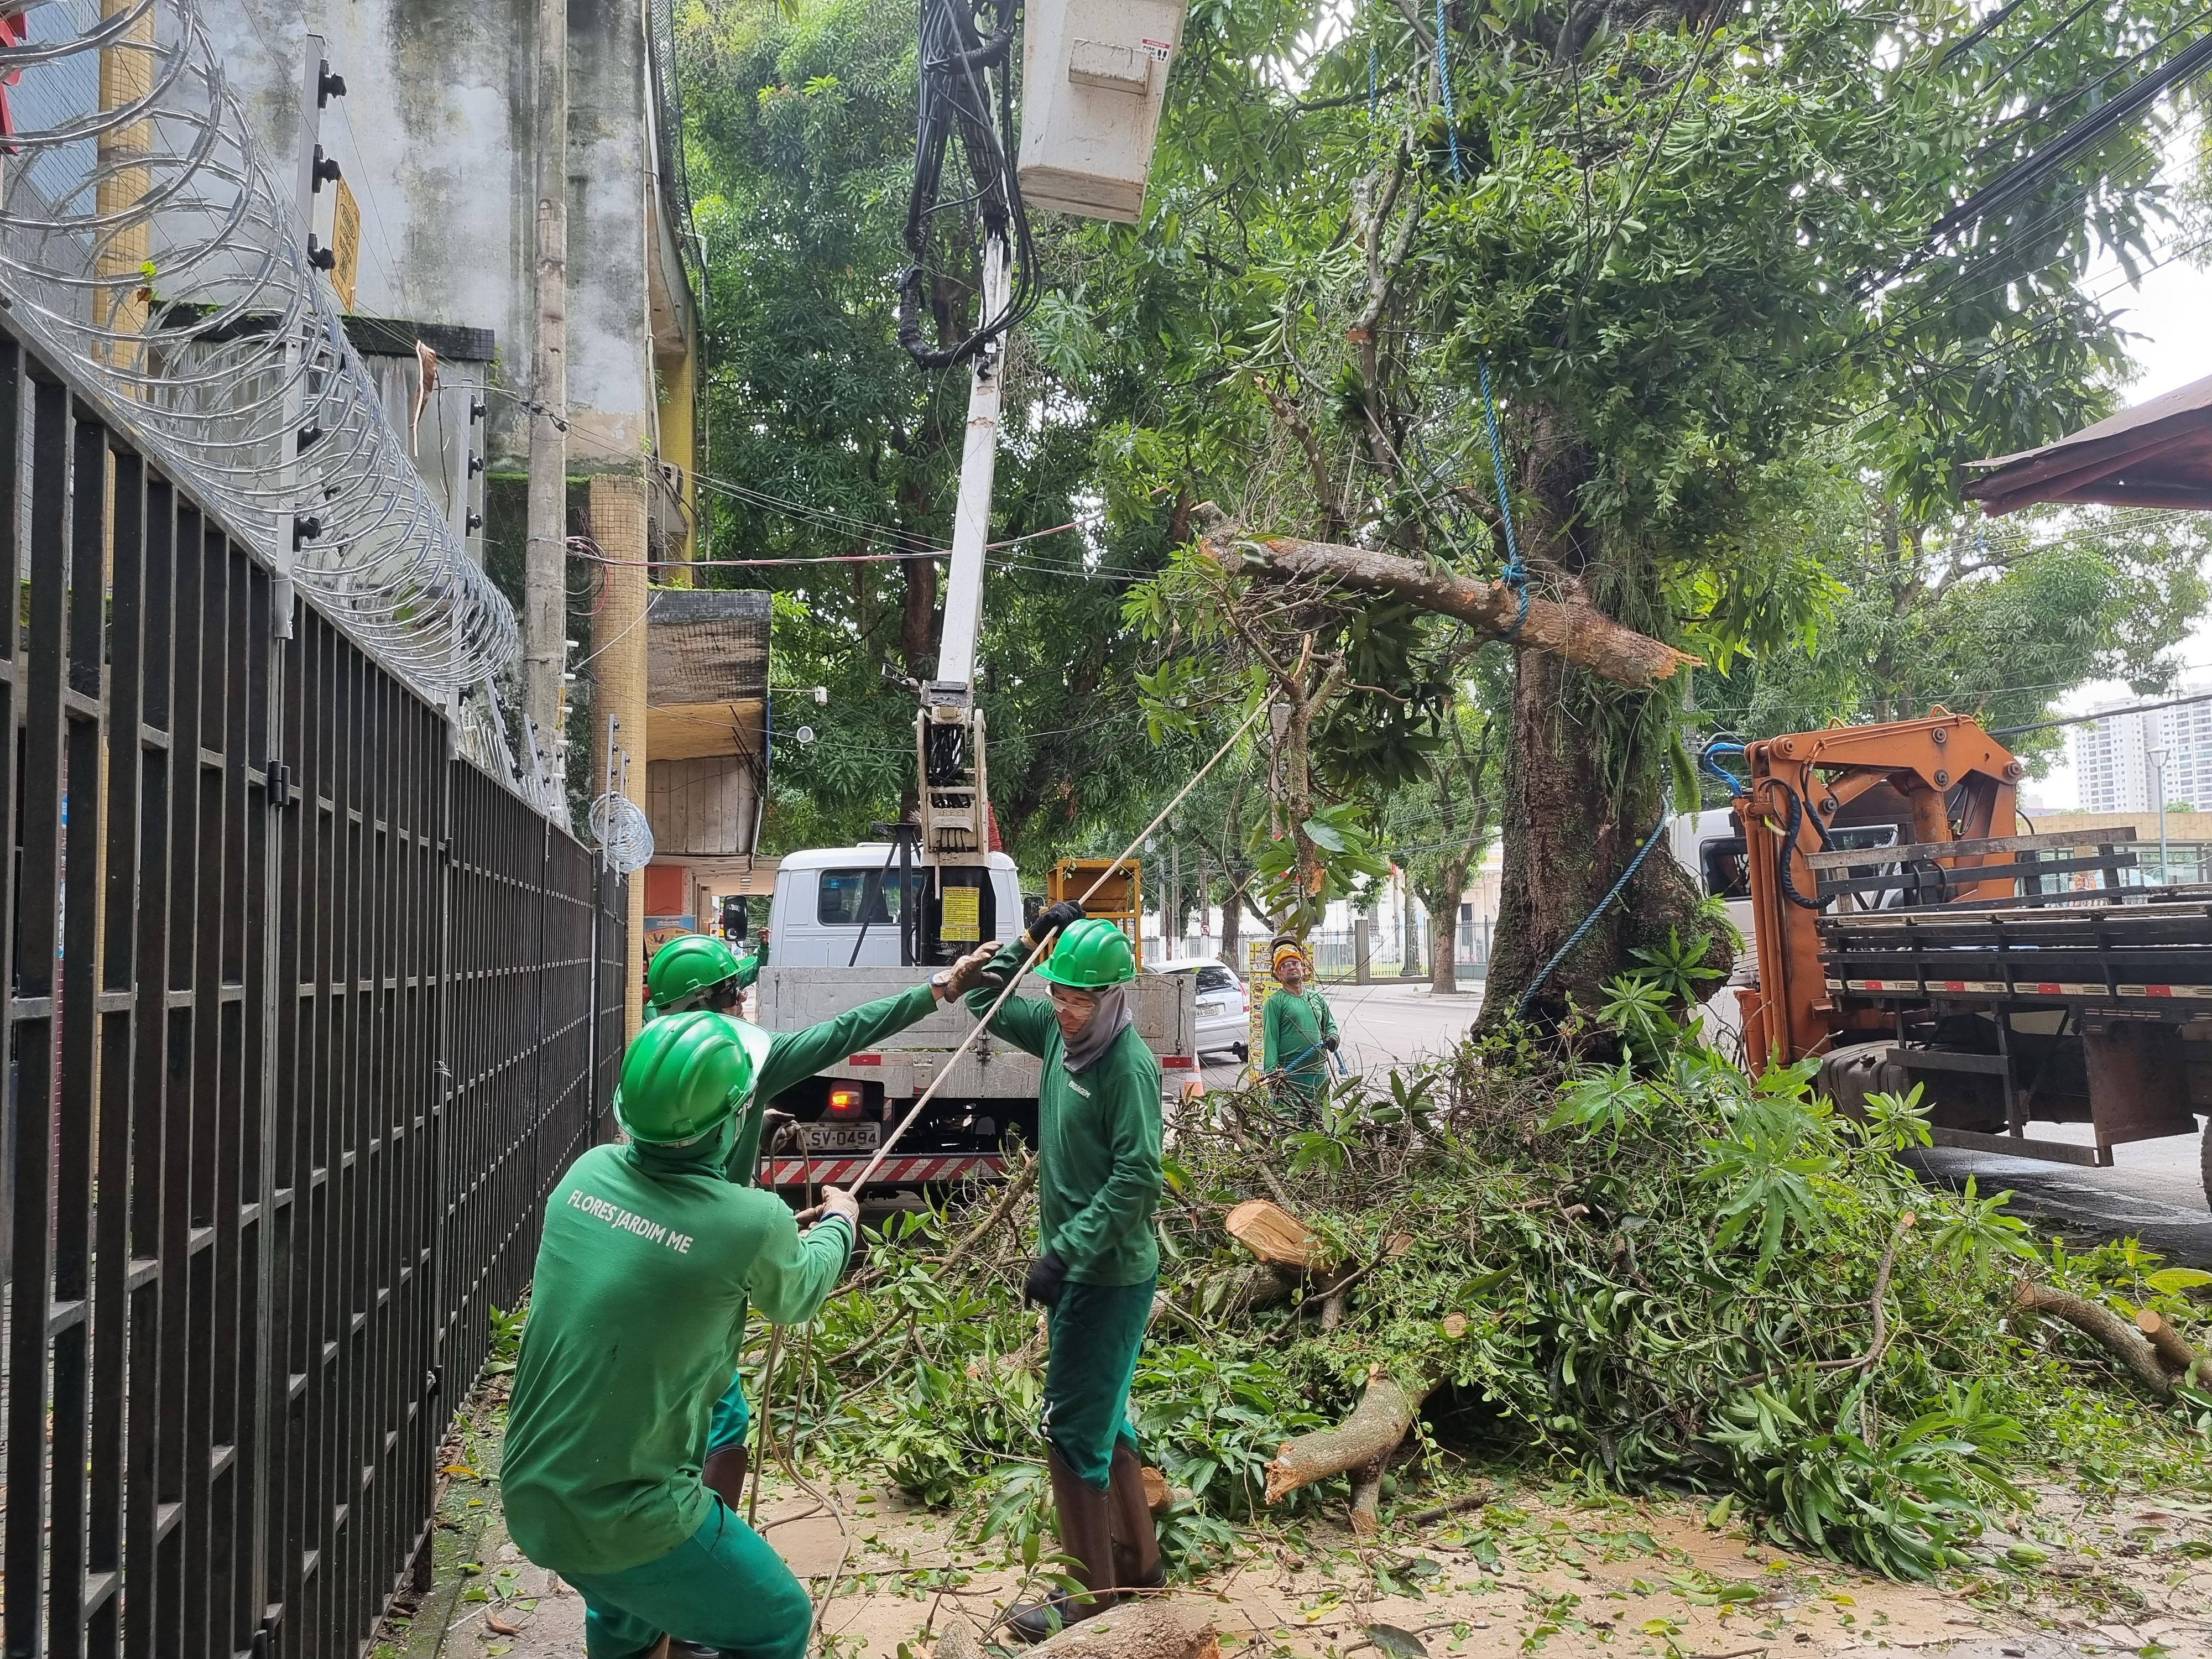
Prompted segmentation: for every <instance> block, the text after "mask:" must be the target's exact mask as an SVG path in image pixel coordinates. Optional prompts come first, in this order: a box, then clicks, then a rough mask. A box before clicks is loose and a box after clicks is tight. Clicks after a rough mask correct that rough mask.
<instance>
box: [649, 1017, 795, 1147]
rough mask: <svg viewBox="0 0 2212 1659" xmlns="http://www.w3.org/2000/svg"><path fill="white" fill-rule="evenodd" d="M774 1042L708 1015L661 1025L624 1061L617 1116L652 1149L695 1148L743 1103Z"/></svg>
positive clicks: (651, 1029) (736, 1021)
mask: <svg viewBox="0 0 2212 1659" xmlns="http://www.w3.org/2000/svg"><path fill="white" fill-rule="evenodd" d="M769 1042H770V1038H769V1035H768V1033H767V1032H765V1031H763V1030H761V1029H760V1028H759V1027H758V1026H757V1025H750V1024H747V1023H746V1022H745V1021H744V1020H740V1019H732V1018H729V1017H728V1016H727V1015H726V1014H718V1013H714V1012H710V1011H708V1010H707V1009H703V1008H695V1009H693V1010H691V1011H690V1012H688V1013H680V1014H671V1015H670V1016H669V1017H668V1018H665V1019H657V1020H654V1021H653V1023H652V1024H650V1025H647V1027H646V1028H645V1029H644V1030H641V1031H640V1032H639V1033H638V1034H637V1039H636V1041H635V1042H632V1043H631V1044H630V1045H629V1051H628V1052H627V1053H625V1054H623V1066H622V1083H621V1086H620V1087H618V1088H617V1090H616V1091H615V1116H616V1117H617V1119H618V1120H619V1121H620V1122H621V1124H622V1126H623V1128H624V1129H626V1130H628V1131H629V1138H630V1139H632V1140H638V1141H643V1142H644V1143H646V1144H647V1145H648V1146H685V1145H687V1144H689V1143H690V1142H691V1141H694V1140H696V1139H699V1137H700V1136H702V1135H703V1134H707V1133H710V1132H712V1131H713V1130H714V1129H717V1128H719V1127H721V1124H722V1121H723V1120H724V1119H725V1118H727V1117H728V1116H729V1115H731V1114H732V1112H734V1111H736V1110H737V1109H738V1107H740V1106H742V1105H743V1104H744V1101H745V1097H747V1096H748V1095H750V1093H751V1092H752V1088H753V1079H755V1078H757V1076H759V1074H760V1066H761V1062H762V1060H763V1059H765V1058H766V1056H767V1052H768V1045H769Z"/></svg>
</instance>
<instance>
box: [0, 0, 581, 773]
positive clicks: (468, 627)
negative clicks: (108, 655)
mask: <svg viewBox="0 0 2212 1659" xmlns="http://www.w3.org/2000/svg"><path fill="white" fill-rule="evenodd" d="M10 9H11V10H21V13H22V17H23V21H24V22H25V24H26V25H27V39H25V40H23V41H22V42H21V44H19V45H15V46H0V80H5V78H6V77H8V76H14V77H15V79H14V80H13V81H12V82H9V83H8V84H7V85H6V86H5V88H4V92H5V95H6V97H7V98H8V100H9V112H10V114H11V115H12V117H13V120H14V127H15V130H14V131H13V132H12V133H10V134H9V135H8V137H6V139H5V140H4V143H0V306H4V307H5V308H6V310H7V313H8V314H9V317H10V318H11V319H13V320H14V322H15V325H17V326H18V327H20V328H21V329H22V330H23V331H24V332H25V333H27V335H29V336H32V337H34V338H36V339H37V340H38V341H39V342H40V343H43V344H44V345H45V346H46V347H47V348H48V349H50V350H51V351H52V352H53V353H54V354H55V355H56V356H59V357H61V358H63V359H64V360H67V361H70V362H75V363H76V365H78V366H79V368H81V369H82V371H83V372H84V374H86V375H87V376H88V377H89V378H90V379H91V380H92V381H93V382H94V386H95V387H96V389H97V390H98V391H100V392H102V393H104V394H105V395H106V400H107V402H108V403H109V404H110V405H111V413H112V416H113V417H114V418H116V419H117V420H118V422H120V423H122V424H124V425H125V426H126V427H127V428H129V429H130V430H131V434H132V435H133V436H134V437H135V438H137V440H138V441H140V442H141V443H142V444H143V446H144V447H146V448H147V449H149V451H150V452H152V453H154V454H155V456H156V457H157V458H159V459H161V460H162V461H163V462H164V463H165V464H166V465H167V466H168V467H169V468H170V469H171V470H172V471H173V473H174V474H175V476H176V477H178V478H179V481H180V482H182V483H185V485H186V486H187V487H188V488H190V489H191V490H192V491H193V492H194V493H195V494H196V495H198V496H199V497H200V498H201V499H202V501H203V502H204V505H205V506H207V507H210V508H212V509H214V510H215V511H216V512H217V513H221V514H222V516H223V517H225V518H226V519H227V520H229V521H230V524H231V527H232V528H233V530H234V532H236V533H237V534H238V535H239V536H240V537H241V538H243V539H244V540H245V541H246V542H247V543H248V544H250V545H252V546H253V547H255V548H257V549H258V550H260V552H261V553H262V554H263V555H264V557H265V558H266V559H267V560H268V561H269V562H270V564H271V566H272V567H273V568H276V570H277V572H278V573H279V574H285V575H289V577H290V578H291V580H293V581H294V582H295V583H296V584H297V585H298V586H301V587H302V588H304V589H306V590H307V592H309V593H311V594H313V596H314V598H315V599H317V600H318V601H319V603H320V604H321V605H323V606H324V607H325V609H326V610H328V611H331V613H332V614H333V615H334V616H336V617H337V618H338V619H339V620H340V621H341V622H342V623H343V624H344V625H345V626H346V627H347V628H348V629H349V631H350V632H351V633H352V634H353V635H355V636H356V638H358V639H359V640H361V641H362V642H363V643H364V644H365V645H367V646H368V647H369V648H370V649H371V650H373V651H374V653H376V654H377V655H378V656H379V657H380V659H382V660H383V661H384V662H386V664H387V665H390V666H391V667H392V668H393V669H394V670H395V671H398V672H399V673H401V674H403V675H404V676H405V677H406V678H409V679H410V680H412V681H413V682H414V683H415V684H416V685H418V686H419V687H421V688H422V690H424V691H425V692H426V693H428V694H429V695H430V696H434V697H435V698H437V699H439V700H441V701H442V700H444V699H445V698H447V697H448V696H452V695H453V694H455V693H458V692H460V691H462V690H464V689H465V688H473V687H478V686H482V685H483V684H484V683H485V682H486V680H487V679H488V678H489V676H491V675H493V674H494V673H495V672H497V671H499V670H500V669H501V667H503V666H505V665H507V663H508V662H510V661H511V660H513V658H514V656H515V654H516V650H517V631H516V626H515V619H514V613H513V608H512V607H511V606H510V605H508V604H507V599H506V598H505V597H504V596H503V595H502V594H501V592H500V591H499V590H498V588H497V587H496V586H494V585H493V583H492V582H491V580H490V579H489V577H488V576H487V575H486V574H484V572H483V569H482V568H480V567H479V566H478V565H477V563H476V562H475V561H474V560H472V559H471V557H470V556H468V553H467V551H466V550H465V548H464V547H463V546H462V545H461V544H460V542H459V539H458V538H456V537H455V536H454V534H453V529H452V527H451V526H450V525H449V524H448V523H447V520H446V518H445V515H444V513H442V512H441V510H440V508H439V507H438V506H437V504H436V503H435V501H433V500H432V498H431V496H430V495H429V493H428V490H427V489H425V488H424V486H423V483H422V477H421V475H420V474H419V473H418V472H417V471H416V469H415V466H414V464H413V463H412V461H411V460H410V459H409V457H408V453H407V450H406V447H405V446H404V443H403V442H402V441H401V440H400V437H399V435H398V433H397V432H396V431H395V430H394V429H393V428H392V423H391V422H390V421H389V420H388V419H387V417H386V414H385V411H384V408H383V405H382V404H381V402H380V398H379V397H378V394H377V391H376V387H375V384H374V381H373V380H371V378H370V376H369V374H368V368H367V367H366V366H365V365H364V364H363V362H362V359H361V356H360V354H359V353H358V352H357V351H356V349H354V347H353V345H352V343H351V342H350V341H349V340H348V338H347V337H346V334H345V330H344V327H343V324H342V322H341V320H340V318H339V314H338V312H337V306H336V304H335V302H334V300H333V297H332V295H331V291H330V289H329V288H328V286H327V284H326V283H324V282H323V281H321V280H319V272H318V271H317V270H316V269H315V268H314V266H313V264H310V262H309V255H308V250H307V246H305V238H304V234H303V231H302V228H301V225H300V223H299V216H298V214H297V213H296V212H295V209H294V207H293V205H292V204H291V191H289V189H288V188H286V187H285V186H284V185H282V184H281V183H280V182H279V180H280V179H281V178H282V177H283V174H282V173H272V171H271V169H270V167H269V165H268V163H267V161H266V159H265V157H264V155H263V154H262V151H261V149H260V146H259V144H258V141H257V140H256V139H255V138H254V137H252V133H251V132H250V131H249V130H248V128H247V126H246V118H245V114H244V112H243V111H242V109H241V108H240V105H239V102H238V100H237V98H236V96H235V94H234V93H233V92H232V90H231V89H230V88H229V86H228V82H227V81H226V79H225V76H224V71H223V67H222V59H221V57H220V56H219V54H218V52H217V51H216V46H215V43H214V42H213V40H211V39H210V36H209V34H208V32H207V29H206V27H205V26H204V22H203V21H202V18H201V15H200V11H199V8H198V5H197V0H31V3H30V5H29V6H28V7H27V9H25V8H21V7H13V8H10ZM533 772H534V773H538V774H540V776H539V777H538V778H536V779H534V780H533V782H536V783H544V781H545V780H544V778H543V776H542V774H543V772H544V768H543V767H530V768H524V769H521V772H520V775H529V774H531V773H533ZM510 775H516V774H510Z"/></svg>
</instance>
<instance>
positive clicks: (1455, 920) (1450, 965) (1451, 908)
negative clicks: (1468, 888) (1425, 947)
mask: <svg viewBox="0 0 2212 1659" xmlns="http://www.w3.org/2000/svg"><path fill="white" fill-rule="evenodd" d="M1459 876H1460V885H1461V886H1462V888H1464V887H1465V885H1466V883H1467V872H1466V871H1465V870H1464V869H1462V870H1461V871H1460V872H1459ZM1429 932H1430V936H1431V937H1430V945H1429V949H1430V951H1431V955H1430V957H1429V989H1430V991H1431V993H1433V994H1437V995H1439V996H1450V995H1453V994H1455V993H1456V992H1457V991H1458V990H1459V905H1458V904H1457V902H1453V903H1451V904H1449V905H1437V904H1432V905H1431V906H1430V907H1429Z"/></svg>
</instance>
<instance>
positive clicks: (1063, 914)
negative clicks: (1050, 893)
mask: <svg viewBox="0 0 2212 1659" xmlns="http://www.w3.org/2000/svg"><path fill="white" fill-rule="evenodd" d="M1083 916H1084V910H1083V901H1082V900H1081V899H1062V900H1060V902H1059V903H1057V904H1053V905H1048V906H1047V907H1046V908H1043V909H1042V910H1040V911H1038V912H1037V919H1036V921H1033V922H1031V923H1030V927H1029V940H1030V948H1031V949H1035V948H1036V945H1038V944H1039V943H1040V942H1041V941H1042V940H1043V939H1045V938H1046V937H1047V936H1048V934H1050V933H1052V932H1053V930H1054V928H1057V929H1059V930H1060V932H1061V933H1066V931H1067V930H1068V929H1069V928H1071V927H1074V926H1075V924H1076V923H1077V922H1079V921H1082V920H1083Z"/></svg>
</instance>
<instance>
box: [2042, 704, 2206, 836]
mask: <svg viewBox="0 0 2212 1659" xmlns="http://www.w3.org/2000/svg"><path fill="white" fill-rule="evenodd" d="M2189 689H2190V690H2200V689H2205V688H2200V687H2191V688H2189ZM2126 706H2127V705H2126V704H2125V703H2123V702H2106V703H2102V704H2100V705H2099V708H2100V711H2101V710H2102V709H2106V708H2113V709H2117V708H2125V707H2126ZM2157 750H2164V751H2165V756H2166V762H2165V768H2164V774H2163V778H2162V780H2161V778H2160V769H2159V768H2158V767H2156V766H2155V765H2154V764H2153V763H2152V758H2151V757H2152V755H2153V753H2154V751H2157ZM2073 752H2074V775H2075V782H2076V785H2077V787H2079V789H2080V791H2081V810H2082V811H2085V812H2155V811H2157V810H2158V809H2159V806H2160V804H2161V801H2162V800H2165V801H2186V802H2188V803H2189V804H2190V805H2191V806H2195V807H2212V702H2199V703H2190V704H2186V705H2185V706H2183V707H2182V708H2159V709H2153V710H2150V711H2148V713H2144V714H2113V715H2112V717H2111V718H2110V719H2107V720H2093V721H2091V722H2089V723H2088V724H2087V725H2086V726H2076V727H2075V732H2074V751H2073Z"/></svg>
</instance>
